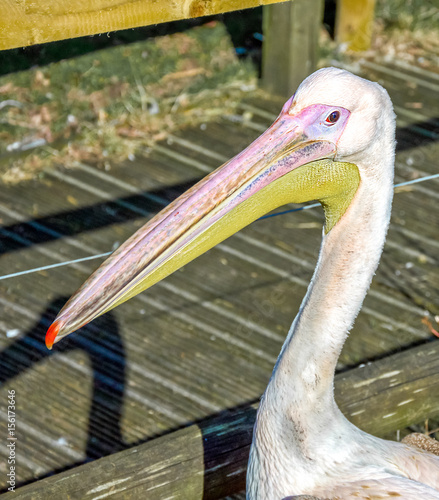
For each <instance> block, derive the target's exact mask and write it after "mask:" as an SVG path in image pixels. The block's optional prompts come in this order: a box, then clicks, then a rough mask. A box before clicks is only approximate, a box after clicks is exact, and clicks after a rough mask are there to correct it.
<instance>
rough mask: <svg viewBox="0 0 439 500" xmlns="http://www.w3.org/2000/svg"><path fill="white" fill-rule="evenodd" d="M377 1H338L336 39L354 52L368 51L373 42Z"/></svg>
mask: <svg viewBox="0 0 439 500" xmlns="http://www.w3.org/2000/svg"><path fill="white" fill-rule="evenodd" d="M374 12H375V0H338V1H337V10H336V18H335V39H336V41H337V42H338V43H339V44H345V45H346V48H347V49H349V50H353V51H357V52H359V51H362V50H368V49H369V48H370V44H371V41H372V28H373V19H374Z"/></svg>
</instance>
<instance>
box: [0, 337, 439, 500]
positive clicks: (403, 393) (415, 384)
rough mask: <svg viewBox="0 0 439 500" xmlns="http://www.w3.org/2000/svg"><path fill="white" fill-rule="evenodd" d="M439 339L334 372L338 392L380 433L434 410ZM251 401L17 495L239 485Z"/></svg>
mask: <svg viewBox="0 0 439 500" xmlns="http://www.w3.org/2000/svg"><path fill="white" fill-rule="evenodd" d="M438 376H439V341H433V342H430V343H427V344H423V345H421V346H418V347H415V348H412V349H410V350H407V351H404V352H402V353H398V354H394V355H392V356H389V357H387V358H384V359H381V360H379V361H376V362H373V363H370V364H368V365H365V366H363V367H361V368H355V369H353V370H350V371H348V372H346V373H342V374H339V375H337V376H336V383H335V387H336V399H337V401H338V403H339V405H340V408H341V409H342V411H343V412H344V414H345V415H346V416H347V417H348V418H349V420H351V421H352V422H353V423H355V424H356V425H358V426H359V427H360V428H362V429H364V430H365V431H368V432H371V433H372V434H375V435H379V436H383V435H385V434H388V433H390V432H392V431H395V430H397V429H401V428H404V427H407V426H408V425H410V424H413V423H416V422H419V421H422V420H424V419H426V418H433V417H437V416H439V406H438V401H439V384H437V380H438ZM255 415H256V405H253V406H247V407H246V408H242V409H240V410H236V411H230V412H224V413H223V414H220V415H218V416H216V417H214V418H210V419H208V420H206V421H204V422H201V423H199V424H194V425H191V426H189V427H187V428H184V429H181V430H179V431H176V432H173V433H170V434H168V435H165V436H163V437H160V438H157V439H154V440H152V441H149V442H147V443H144V444H141V445H139V446H135V447H133V448H130V449H128V450H125V451H122V452H120V453H116V454H114V455H111V456H108V457H105V458H102V459H100V460H96V461H95V462H91V463H88V464H85V465H82V466H79V467H76V468H75V469H72V470H69V471H66V472H63V473H61V474H58V475H55V476H51V477H48V478H46V479H43V480H41V481H38V482H35V483H32V484H29V485H27V486H24V487H22V488H19V489H18V490H16V491H15V492H11V493H8V494H6V495H5V497H6V498H9V496H10V497H11V498H14V499H15V500H18V499H20V500H25V499H26V500H47V499H60V498H70V499H73V500H74V499H81V500H91V499H97V498H118V499H120V498H124V499H138V498H147V499H148V500H162V499H164V498H173V499H176V500H183V499H184V500H187V499H189V498H190V499H191V500H201V499H204V500H208V499H218V498H223V497H224V496H227V495H230V494H233V493H237V492H239V491H242V490H243V489H244V487H245V472H246V467H247V459H248V452H249V447H250V442H251V438H252V428H253V423H254V419H255Z"/></svg>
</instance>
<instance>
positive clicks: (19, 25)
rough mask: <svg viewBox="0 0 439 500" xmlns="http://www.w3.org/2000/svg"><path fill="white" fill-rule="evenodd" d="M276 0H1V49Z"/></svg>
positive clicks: (224, 10) (274, 0)
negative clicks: (26, 0)
mask: <svg viewBox="0 0 439 500" xmlns="http://www.w3.org/2000/svg"><path fill="white" fill-rule="evenodd" d="M277 1H279V0H210V1H206V0H183V1H180V2H175V1H172V0H160V1H159V2H157V0H142V1H138V0H122V1H119V0H95V1H94V2H91V3H90V2H89V1H88V0H74V1H71V2H59V1H58V0H40V1H38V2H17V1H16V0H0V12H1V14H2V15H1V16H0V50H4V49H11V48H14V47H24V46H28V45H34V44H38V43H46V42H52V41H55V40H63V39H65V38H75V37H78V36H86V35H93V34H96V33H105V32H108V31H115V30H121V29H127V28H136V27H138V26H148V25H150V24H158V23H164V22H169V21H175V20H178V19H188V18H193V17H201V16H209V15H213V14H219V13H221V12H228V11H232V10H239V9H247V8H250V7H257V6H260V5H267V4H271V3H275V2H277Z"/></svg>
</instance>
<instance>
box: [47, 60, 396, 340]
mask: <svg viewBox="0 0 439 500" xmlns="http://www.w3.org/2000/svg"><path fill="white" fill-rule="evenodd" d="M383 109H386V110H388V109H390V110H391V103H390V99H389V97H388V96H387V93H386V92H385V90H384V89H383V88H382V87H380V86H379V85H378V84H375V83H371V82H369V81H367V80H364V79H362V78H360V77H358V76H355V75H353V74H351V73H349V72H347V71H344V70H340V69H336V68H325V69H321V70H319V71H317V72H316V73H314V74H312V75H311V76H309V77H308V78H307V79H306V80H305V81H304V82H303V83H302V84H301V85H300V87H299V88H298V90H297V92H296V93H295V94H294V95H293V97H291V98H290V99H289V100H288V101H287V102H286V103H285V105H284V107H283V108H282V111H281V112H280V114H279V116H278V117H277V119H276V120H275V122H274V123H273V124H272V125H271V126H270V127H269V128H268V129H267V130H266V132H264V133H263V134H262V135H261V136H260V137H259V138H258V139H256V140H255V141H254V142H253V143H252V144H251V145H250V146H248V147H247V148H246V149H245V150H244V151H242V152H241V153H239V154H238V155H237V156H235V157H234V158H232V159H231V160H229V161H228V162H227V163H225V164H224V165H222V166H221V167H219V168H218V169H217V170H215V171H214V172H212V173H211V174H210V175H208V176H207V177H205V178H204V179H203V180H201V181H200V182H198V183H197V184H196V185H195V186H193V187H192V188H191V189H189V190H188V191H187V192H185V193H184V194H183V195H181V196H180V197H179V198H178V199H176V200H175V201H174V202H172V203H171V204H170V205H169V206H168V207H166V208H165V209H164V210H162V211H161V212H160V213H159V214H157V215H156V216H155V217H154V218H153V219H151V220H150V221H149V222H148V223H147V224H146V225H145V226H143V227H142V228H141V229H140V230H138V231H137V232H136V233H135V234H134V235H133V236H132V237H131V238H129V239H128V240H127V241H126V242H125V243H124V244H123V245H122V246H121V247H119V248H118V249H117V250H116V251H115V252H114V253H113V254H112V255H111V256H110V257H109V258H108V259H107V260H106V261H105V262H104V263H103V264H102V265H101V266H100V267H99V268H98V269H97V270H96V271H95V272H94V274H92V276H91V277H90V278H89V279H88V280H87V281H86V282H85V283H84V285H83V286H82V287H81V288H80V289H79V290H78V291H77V292H76V293H75V294H74V295H73V296H72V298H71V299H70V300H69V301H68V302H67V304H66V305H65V306H64V308H63V309H62V310H61V312H60V313H59V315H58V317H57V318H56V320H55V321H54V323H53V324H52V325H51V327H50V328H49V330H48V332H47V336H46V345H47V346H48V347H49V348H51V347H52V345H53V343H54V342H57V341H59V340H60V339H61V338H62V337H64V336H66V335H68V334H69V333H71V332H73V331H75V330H77V329H78V328H80V327H82V326H84V325H85V324H87V323H88V322H90V321H91V320H93V319H94V318H96V317H97V316H99V315H101V314H103V313H105V312H107V311H109V310H110V309H112V308H114V307H116V306H117V305H119V304H121V303H122V302H124V301H126V300H128V299H129V298H131V297H133V296H134V295H136V294H138V293H139V292H141V291H143V290H145V289H146V288H148V287H150V286H151V285H153V284H155V283H157V282H158V281H160V280H161V279H163V278H165V277H166V276H168V275H169V274H171V273H172V272H174V271H176V270H177V269H179V268H180V267H182V266H183V265H185V264H187V263H188V262H190V261H191V260H193V259H194V258H195V257H197V256H199V255H201V254H202V253H204V252H206V251H207V250H209V249H210V248H212V247H213V246H215V245H216V244H218V243H220V242H221V241H223V240H224V239H226V238H228V237H229V236H231V235H232V234H234V233H235V232H237V231H239V230H240V229H241V228H243V227H245V226H246V225H248V224H250V223H251V222H253V221H254V220H256V219H258V218H259V217H261V216H262V215H264V214H266V213H267V212H269V211H271V210H273V209H275V208H277V207H279V206H281V205H284V204H286V203H303V202H307V201H311V200H318V201H320V202H321V203H322V205H323V208H324V211H325V219H326V222H325V232H326V233H328V232H329V231H331V229H332V228H333V227H334V225H335V224H337V222H338V221H339V220H340V218H341V217H342V216H343V214H344V213H345V211H346V210H347V208H348V207H349V205H350V203H351V201H352V199H353V197H354V196H355V193H356V191H357V188H358V186H359V184H360V181H361V179H362V177H363V175H364V176H371V175H372V176H377V175H379V172H378V171H376V169H375V170H374V164H375V162H374V161H373V160H374V157H375V156H379V155H380V154H381V153H382V151H380V150H379V145H380V144H382V141H379V140H377V138H379V136H380V135H388V134H389V133H392V131H393V128H392V127H393V123H386V120H379V118H380V117H382V116H383V113H382V111H383ZM387 115H388V113H387ZM384 116H386V115H384ZM390 116H392V117H393V112H391V115H390ZM389 121H390V120H389ZM391 142H392V141H391ZM392 145H393V142H392ZM389 154H393V153H392V152H390V153H389Z"/></svg>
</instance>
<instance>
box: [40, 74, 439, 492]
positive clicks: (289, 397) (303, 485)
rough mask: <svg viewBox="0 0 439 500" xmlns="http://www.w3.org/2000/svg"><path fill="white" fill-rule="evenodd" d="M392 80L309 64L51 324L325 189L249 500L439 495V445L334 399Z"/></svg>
mask: <svg viewBox="0 0 439 500" xmlns="http://www.w3.org/2000/svg"><path fill="white" fill-rule="evenodd" d="M394 154H395V117H394V113H393V107H392V103H391V101H390V98H389V96H388V95H387V92H386V91H385V90H384V89H383V88H382V87H381V86H380V85H378V84H376V83H372V82H369V81H367V80H364V79H362V78H359V77H357V76H355V75H353V74H351V73H349V72H347V71H344V70H340V69H336V68H325V69H322V70H319V71H317V72H316V73H314V74H312V75H311V76H309V77H308V78H307V79H306V80H305V81H304V82H303V83H302V84H301V85H300V86H299V88H298V90H297V92H296V93H295V94H294V96H293V97H291V99H289V100H288V101H287V102H286V103H285V105H284V107H283V109H282V111H281V113H280V115H279V116H278V118H277V119H276V121H275V122H274V123H273V125H271V127H270V128H269V129H268V130H267V131H266V132H264V133H263V134H262V135H261V136H260V137H259V138H258V139H256V141H255V142H254V143H252V144H251V145H250V146H249V147H248V148H247V149H245V150H244V151H243V152H241V153H240V154H238V155H237V156H236V157H234V158H233V159H232V160H230V161H229V162H227V163H226V164H224V165H223V166H221V167H219V168H218V169H217V170H216V171H214V172H213V173H212V174H210V175H209V176H207V177H206V178H205V179H203V180H202V181H200V182H199V183H198V184H196V185H195V186H194V187H193V188H191V189H190V190H189V191H187V192H186V193H184V194H183V195H182V196H181V197H180V198H178V199H177V200H175V201H174V202H173V203H171V204H170V205H169V206H168V207H167V208H166V209H164V210H163V211H162V212H160V213H159V214H158V215H157V216H156V217H154V218H153V219H152V220H151V221H149V222H148V223H147V224H146V225H145V226H144V227H143V228H141V229H140V230H139V231H138V232H137V233H135V234H134V235H133V236H132V237H131V238H130V239H129V240H127V242H125V243H124V245H122V246H121V247H120V248H119V249H118V250H116V252H115V253H114V254H113V255H112V256H111V257H110V258H109V259H108V260H107V261H106V262H104V264H102V266H101V267H100V268H99V269H98V270H97V271H96V272H95V273H94V274H93V275H92V276H91V277H90V278H89V279H88V280H87V281H86V282H85V284H84V285H83V286H82V287H81V288H80V289H79V290H78V292H77V293H76V294H75V295H74V296H73V297H72V298H71V299H70V300H69V302H68V303H67V304H66V306H65V307H64V308H63V309H62V311H61V312H60V314H59V315H58V317H57V318H56V320H55V322H54V323H53V325H52V326H51V327H50V329H49V331H48V333H47V336H46V344H47V345H48V347H51V346H52V344H53V343H54V342H57V341H58V340H60V339H61V338H62V337H64V336H65V335H68V334H69V333H71V332H73V331H75V330H76V329H78V328H80V327H81V326H83V325H84V324H86V323H88V322H89V321H91V320H92V319H93V318H95V317H97V316H99V315H100V314H103V313H104V312H106V311H108V310H110V309H112V308H113V307H116V306H117V305H119V304H121V303H122V302H124V301H125V300H127V299H129V298H130V297H132V296H134V295H135V294H137V293H139V292H140V291H142V290H144V289H146V288H148V287H149V286H151V285H153V284H154V283H156V282H157V281H159V280H161V279H163V278H164V277H166V276H167V275H169V274H170V273H172V272H173V271H175V270H176V269H178V268H179V267H181V266H183V265H184V264H186V263H187V262H189V261H191V260H192V259H194V258H195V257H197V256H198V255H200V254H202V253H204V252H205V251H207V250H208V249H210V248H212V247H213V246H214V245H216V244H217V243H219V242H220V241H223V240H224V239H225V238H227V237H229V236H230V235H232V234H233V233H235V232H236V231H238V230H239V229H241V228H242V227H244V226H246V225H247V224H249V223H251V222H252V221H254V220H256V219H257V218H259V217H260V216H262V215H264V214H265V213H267V212H268V211H270V210H273V209H274V208H276V207H278V206H281V205H283V204H285V203H290V202H295V203H301V202H305V201H310V200H318V201H320V202H321V204H322V206H323V208H324V212H325V226H324V230H323V237H322V245H321V249H320V254H319V258H318V262H317V266H316V269H315V272H314V275H313V278H312V280H311V282H310V285H309V288H308V291H307V293H306V296H305V298H304V300H303V302H302V305H301V307H300V310H299V313H298V315H297V317H296V319H295V320H294V322H293V324H292V326H291V329H290V331H289V333H288V336H287V338H286V341H285V343H284V345H283V347H282V350H281V353H280V355H279V358H278V360H277V363H276V365H275V367H274V370H273V374H272V376H271V379H270V382H269V384H268V387H267V389H266V391H265V393H264V395H263V397H262V400H261V404H260V407H259V410H258V414H257V419H256V424H255V428H254V434H253V442H252V446H251V452H250V459H249V466H248V471H247V498H248V499H249V500H282V499H287V498H290V497H294V496H296V495H313V496H315V497H318V498H322V499H323V498H324V499H352V498H355V499H378V498H379V499H384V498H389V499H390V498H402V499H406V500H420V499H423V500H432V499H438V500H439V457H437V456H435V455H433V454H431V453H428V452H426V451H423V450H418V449H416V448H414V447H411V446H408V445H404V444H401V443H395V442H390V441H385V440H381V439H378V438H375V437H373V436H371V435H369V434H366V433H364V432H362V431H361V430H359V429H358V428H356V427H355V426H354V425H352V424H351V423H350V422H349V421H348V420H347V419H346V418H345V417H344V416H343V414H342V413H341V412H340V410H339V409H338V407H337V404H336V403H335V401H334V393H333V383H334V372H335V366H336V363H337V359H338V357H339V354H340V351H341V349H342V346H343V343H344V341H345V339H346V337H347V335H348V333H349V330H350V329H351V327H352V325H353V322H354V320H355V317H356V316H357V314H358V312H359V310H360V308H361V305H362V302H363V300H364V297H365V295H366V293H367V290H368V288H369V286H370V282H371V279H372V276H373V274H374V272H375V270H376V268H377V265H378V262H379V259H380V256H381V253H382V249H383V245H384V241H385V238H386V232H387V228H388V224H389V220H390V210H391V203H392V196H393V169H394Z"/></svg>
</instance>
